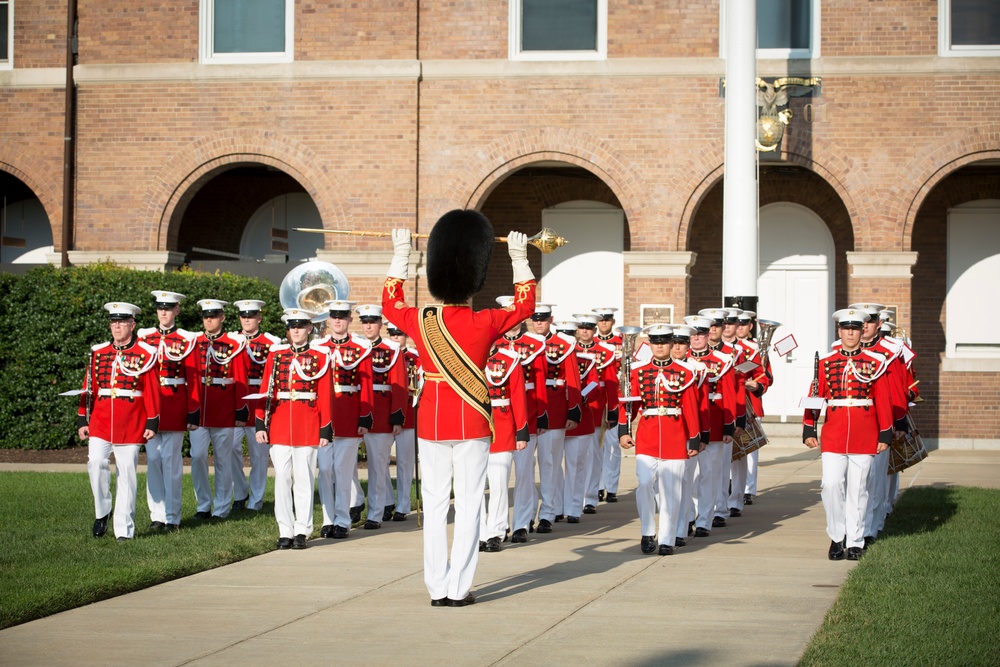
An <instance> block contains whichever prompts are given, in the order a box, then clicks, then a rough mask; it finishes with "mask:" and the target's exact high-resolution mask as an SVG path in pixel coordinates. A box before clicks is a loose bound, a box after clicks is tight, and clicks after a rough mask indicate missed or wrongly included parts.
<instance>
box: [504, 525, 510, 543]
mask: <svg viewBox="0 0 1000 667" xmlns="http://www.w3.org/2000/svg"><path fill="white" fill-rule="evenodd" d="M509 539H510V528H508V529H507V532H505V533H504V534H503V541H504V542H506V541H508V540H509Z"/></svg>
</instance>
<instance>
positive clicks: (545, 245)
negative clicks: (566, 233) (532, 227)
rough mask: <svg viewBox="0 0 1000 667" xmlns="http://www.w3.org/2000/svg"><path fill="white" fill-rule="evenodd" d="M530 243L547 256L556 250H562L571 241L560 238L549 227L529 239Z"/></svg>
mask: <svg viewBox="0 0 1000 667" xmlns="http://www.w3.org/2000/svg"><path fill="white" fill-rule="evenodd" d="M528 243H529V244H531V245H533V246H535V247H536V248H538V249H539V250H541V251H542V252H544V253H545V254H546V255H547V254H549V253H550V252H552V251H553V250H555V249H556V248H561V247H563V246H564V245H568V244H569V241H567V240H566V239H564V238H563V237H562V236H559V235H558V234H556V233H555V232H554V231H552V230H551V229H549V228H548V227H546V228H544V229H543V230H542V231H540V232H538V233H537V234H535V235H534V236H531V237H529V238H528Z"/></svg>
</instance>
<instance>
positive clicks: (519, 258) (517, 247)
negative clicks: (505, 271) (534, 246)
mask: <svg viewBox="0 0 1000 667" xmlns="http://www.w3.org/2000/svg"><path fill="white" fill-rule="evenodd" d="M507 254H509V255H510V265H511V268H513V269H514V284H515V285H517V284H518V283H523V282H525V281H526V280H534V279H535V275H534V274H533V273H532V272H531V268H530V267H529V266H528V236H527V235H526V234H523V233H521V232H511V233H510V234H508V235H507Z"/></svg>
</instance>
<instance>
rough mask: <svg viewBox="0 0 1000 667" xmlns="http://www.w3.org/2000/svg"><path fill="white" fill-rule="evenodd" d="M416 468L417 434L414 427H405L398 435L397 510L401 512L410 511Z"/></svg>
mask: <svg viewBox="0 0 1000 667" xmlns="http://www.w3.org/2000/svg"><path fill="white" fill-rule="evenodd" d="M415 469H416V434H415V433H414V430H413V429H412V428H404V429H403V430H402V431H400V432H399V435H397V436H396V511H397V512H399V513H401V514H409V513H410V489H411V488H412V487H413V471H414V470H415ZM390 500H391V498H390ZM390 504H391V503H390Z"/></svg>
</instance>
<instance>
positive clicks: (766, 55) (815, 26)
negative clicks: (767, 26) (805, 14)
mask: <svg viewBox="0 0 1000 667" xmlns="http://www.w3.org/2000/svg"><path fill="white" fill-rule="evenodd" d="M728 1H729V0H722V1H721V2H720V3H719V57H720V58H722V59H723V60H725V59H726V3H727V2H728ZM810 2H811V3H812V6H811V7H810V10H811V11H810V13H809V15H810V16H811V17H812V34H811V35H810V36H809V42H810V44H811V48H808V49H757V59H758V60H811V59H813V58H819V56H820V50H819V46H820V35H821V30H820V27H821V26H822V20H821V19H820V0H810ZM755 27H756V26H755Z"/></svg>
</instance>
